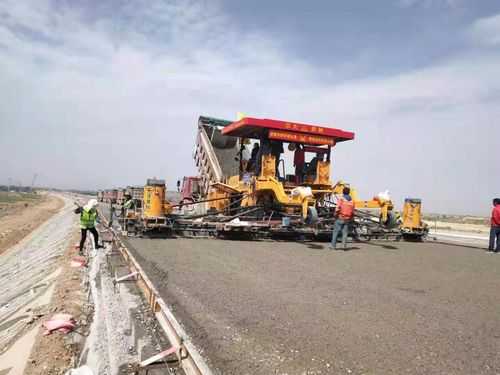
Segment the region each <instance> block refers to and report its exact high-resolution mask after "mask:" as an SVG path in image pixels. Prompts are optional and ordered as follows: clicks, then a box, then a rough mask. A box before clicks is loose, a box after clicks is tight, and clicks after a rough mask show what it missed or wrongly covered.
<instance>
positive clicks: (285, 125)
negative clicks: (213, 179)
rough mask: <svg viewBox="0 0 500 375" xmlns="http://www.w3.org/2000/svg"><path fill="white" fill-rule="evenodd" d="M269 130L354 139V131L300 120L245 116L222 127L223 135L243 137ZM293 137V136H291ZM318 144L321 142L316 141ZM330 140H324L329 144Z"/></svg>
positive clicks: (258, 136) (252, 136)
mask: <svg viewBox="0 0 500 375" xmlns="http://www.w3.org/2000/svg"><path fill="white" fill-rule="evenodd" d="M269 130H271V131H272V130H276V131H282V132H287V134H291V135H292V134H296V135H306V136H312V137H314V138H315V139H316V138H317V137H320V138H325V139H328V140H330V141H333V143H334V144H335V143H337V142H343V141H349V140H352V139H354V133H353V132H348V131H345V130H341V129H335V128H327V127H324V126H318V125H310V124H301V123H298V122H290V121H279V120H269V119H258V118H252V117H245V118H243V119H241V120H239V121H236V122H233V123H232V124H230V125H228V126H226V127H225V128H224V129H222V134H223V135H229V136H233V137H241V138H254V139H259V138H260V137H262V136H267V135H268V133H269V132H268V131H269ZM290 139H292V138H290ZM315 143H316V144H319V143H317V142H315ZM328 143H329V142H324V144H328Z"/></svg>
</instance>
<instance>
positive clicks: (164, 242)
mask: <svg viewBox="0 0 500 375" xmlns="http://www.w3.org/2000/svg"><path fill="white" fill-rule="evenodd" d="M128 242H129V244H130V245H131V246H130V247H131V248H132V251H134V252H135V254H136V256H137V257H138V258H139V259H140V262H141V263H142V265H143V267H145V269H146V272H148V273H149V275H150V277H151V278H152V280H153V282H155V283H156V285H157V286H158V288H159V290H160V291H161V293H163V297H164V298H165V299H166V301H167V303H169V304H171V305H172V308H173V310H174V314H175V315H176V316H177V318H178V319H179V320H180V321H181V322H182V323H183V324H184V325H185V326H186V329H187V332H188V333H190V334H191V335H192V336H193V340H194V342H195V343H197V344H198V345H199V346H200V347H201V348H202V349H203V351H204V354H205V355H206V356H207V357H208V359H209V362H210V363H211V365H212V367H213V368H214V370H215V372H218V373H223V374H328V373H332V374H344V373H345V374H403V373H409V374H498V373H500V292H499V291H500V255H488V254H487V253H486V252H484V251H482V250H478V249H471V248H467V247H460V246H452V245H442V244H432V243H403V242H402V243H385V244H384V243H382V244H381V243H379V244H375V243H373V244H356V245H355V249H353V250H351V251H347V252H342V251H336V252H331V251H329V250H327V245H326V244H317V243H289V242H236V241H221V240H210V239H206V240H204V239H128Z"/></svg>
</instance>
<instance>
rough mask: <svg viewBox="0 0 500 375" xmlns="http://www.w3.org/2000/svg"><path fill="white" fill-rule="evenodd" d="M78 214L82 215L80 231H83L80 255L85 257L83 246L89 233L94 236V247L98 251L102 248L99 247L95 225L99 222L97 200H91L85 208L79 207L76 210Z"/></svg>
mask: <svg viewBox="0 0 500 375" xmlns="http://www.w3.org/2000/svg"><path fill="white" fill-rule="evenodd" d="M75 213H76V214H80V229H81V231H82V237H81V239H80V252H79V254H80V255H83V245H84V244H85V240H86V239H87V231H90V233H92V235H93V236H94V245H95V248H96V249H100V248H102V246H101V245H99V234H98V233H97V230H96V229H95V223H96V220H97V200H95V199H91V200H89V201H88V202H87V204H86V205H85V206H83V207H78V208H77V209H76V210H75Z"/></svg>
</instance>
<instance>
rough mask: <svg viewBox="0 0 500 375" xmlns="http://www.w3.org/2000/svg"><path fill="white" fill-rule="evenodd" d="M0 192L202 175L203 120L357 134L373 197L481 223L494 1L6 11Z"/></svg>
mask: <svg viewBox="0 0 500 375" xmlns="http://www.w3.org/2000/svg"><path fill="white" fill-rule="evenodd" d="M0 87H1V90H0V183H7V182H8V179H9V178H10V179H12V181H14V182H18V181H20V182H22V183H24V184H29V183H31V178H32V176H33V174H34V173H38V174H39V183H40V184H42V185H50V186H55V187H62V188H105V187H113V186H125V185H128V184H141V183H143V182H144V181H145V179H146V178H147V177H152V176H156V177H159V178H160V177H161V178H165V179H166V180H167V182H168V183H169V185H170V186H173V184H174V183H175V181H176V180H177V178H179V177H181V176H183V175H192V174H194V173H195V169H194V165H193V161H192V151H193V146H194V138H195V132H196V123H197V117H198V116H199V115H200V114H203V115H209V116H214V117H220V118H225V119H235V118H236V113H237V112H244V113H246V114H249V115H252V116H254V117H265V118H277V119H285V120H292V121H301V122H305V123H316V124H324V125H327V126H332V127H338V128H342V129H345V130H351V131H354V132H355V133H356V139H355V141H353V142H346V143H343V144H341V145H339V146H338V148H337V149H336V151H335V155H334V162H333V167H332V174H333V178H334V179H335V180H337V179H342V180H345V181H349V182H351V183H352V184H353V185H355V186H357V187H358V189H359V190H360V192H361V193H362V195H363V196H365V197H366V198H370V197H371V196H372V195H373V194H376V193H378V192H379V191H382V190H385V189H389V190H390V191H391V193H392V196H393V198H394V200H395V201H396V202H398V203H399V202H402V200H403V198H404V197H405V196H413V197H421V198H423V199H424V205H425V209H426V211H433V212H448V213H472V214H484V215H487V214H488V211H489V205H490V199H491V198H492V197H493V196H500V2H499V1H498V0H491V1H487V0H484V1H479V0H387V1H361V0H359V1H330V0H325V1H319V0H317V1H301V0H276V1H268V0H266V1H264V0H261V1H237V0H221V1H214V0H211V1H156V0H148V1H146V0H144V1H118V0H115V1H82V0H80V1H63V0H60V1H48V0H34V1H22V0H0Z"/></svg>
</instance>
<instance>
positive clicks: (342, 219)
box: [330, 187, 354, 251]
mask: <svg viewBox="0 0 500 375" xmlns="http://www.w3.org/2000/svg"><path fill="white" fill-rule="evenodd" d="M350 194H351V189H349V188H348V187H345V188H344V189H343V190H342V197H341V198H340V199H339V200H338V202H337V209H336V210H335V216H336V220H335V225H334V227H333V233H332V243H331V244H330V249H332V250H337V238H338V236H339V234H340V232H342V246H343V248H344V251H345V250H347V235H348V234H349V226H350V224H351V222H352V219H353V218H354V202H353V200H352V198H351V195H350Z"/></svg>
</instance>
